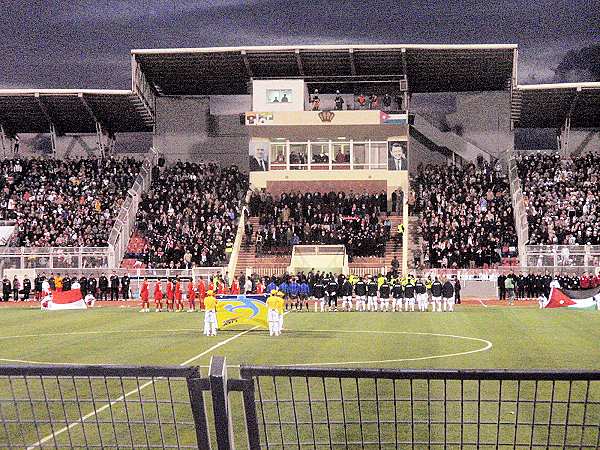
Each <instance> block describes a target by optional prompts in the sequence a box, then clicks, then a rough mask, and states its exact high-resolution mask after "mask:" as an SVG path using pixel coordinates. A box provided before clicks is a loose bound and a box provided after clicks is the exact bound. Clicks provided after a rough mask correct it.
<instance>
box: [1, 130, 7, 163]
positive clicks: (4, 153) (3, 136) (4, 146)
mask: <svg viewBox="0 0 600 450" xmlns="http://www.w3.org/2000/svg"><path fill="white" fill-rule="evenodd" d="M6 140H7V136H6V131H4V125H2V124H1V123H0V145H1V146H2V156H3V157H4V158H6Z"/></svg>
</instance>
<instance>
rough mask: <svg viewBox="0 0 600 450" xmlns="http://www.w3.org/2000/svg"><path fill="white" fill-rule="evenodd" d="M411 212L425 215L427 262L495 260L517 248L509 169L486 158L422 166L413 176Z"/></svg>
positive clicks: (463, 264) (451, 264) (452, 264)
mask: <svg viewBox="0 0 600 450" xmlns="http://www.w3.org/2000/svg"><path fill="white" fill-rule="evenodd" d="M412 187H413V191H414V192H413V195H414V196H411V200H410V202H409V203H410V206H411V209H412V214H420V216H421V232H422V237H423V249H422V251H423V257H424V262H425V265H426V266H429V267H448V268H469V267H485V266H495V265H498V264H500V263H501V261H502V258H503V257H508V256H513V255H515V254H516V247H517V236H516V233H515V227H514V219H513V210H512V203H511V197H510V189H509V185H508V180H507V177H506V175H505V174H504V173H503V172H502V171H501V170H500V168H496V167H494V166H492V165H490V164H488V163H487V162H485V161H483V160H479V161H477V164H466V165H465V166H463V167H457V166H435V165H427V166H425V167H423V166H421V167H419V168H418V172H417V174H416V176H415V177H414V179H413V182H412Z"/></svg>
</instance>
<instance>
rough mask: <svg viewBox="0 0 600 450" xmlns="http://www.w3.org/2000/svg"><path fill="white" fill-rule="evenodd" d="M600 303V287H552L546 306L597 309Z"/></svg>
mask: <svg viewBox="0 0 600 450" xmlns="http://www.w3.org/2000/svg"><path fill="white" fill-rule="evenodd" d="M599 303H600V288H594V289H582V290H579V291H572V290H569V289H559V288H552V290H551V291H550V298H549V299H548V303H546V305H545V308H573V309H597V308H598V306H599Z"/></svg>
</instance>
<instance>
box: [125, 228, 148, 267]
mask: <svg viewBox="0 0 600 450" xmlns="http://www.w3.org/2000/svg"><path fill="white" fill-rule="evenodd" d="M146 245H147V242H146V238H144V236H142V235H141V234H139V233H138V232H137V231H134V233H133V234H132V235H131V237H130V238H129V243H128V244H127V250H126V251H125V258H123V261H122V262H121V268H123V269H133V268H136V269H143V268H145V267H146V265H145V264H143V263H142V264H141V265H139V263H138V261H139V260H140V259H141V256H142V255H143V254H144V253H145V252H146ZM136 263H138V265H137V266H136Z"/></svg>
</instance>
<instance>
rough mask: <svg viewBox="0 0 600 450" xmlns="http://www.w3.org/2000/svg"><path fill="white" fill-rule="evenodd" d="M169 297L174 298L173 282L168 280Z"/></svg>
mask: <svg viewBox="0 0 600 450" xmlns="http://www.w3.org/2000/svg"><path fill="white" fill-rule="evenodd" d="M167 298H168V299H169V300H173V283H171V282H170V281H168V282H167Z"/></svg>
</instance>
